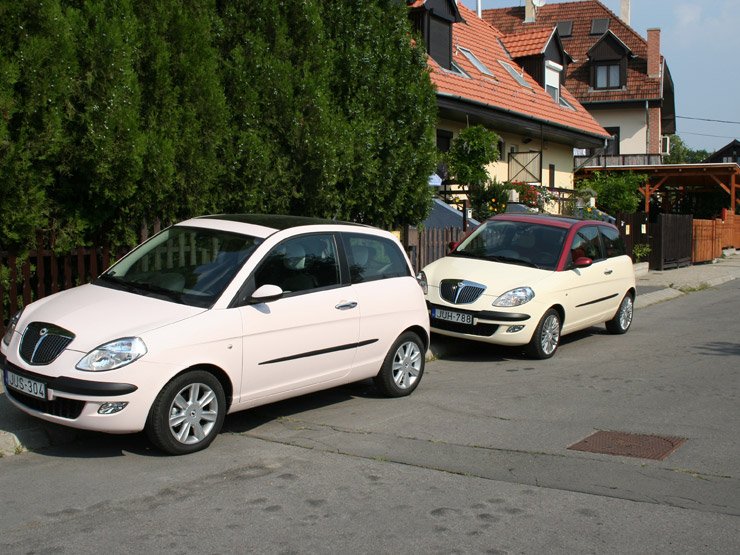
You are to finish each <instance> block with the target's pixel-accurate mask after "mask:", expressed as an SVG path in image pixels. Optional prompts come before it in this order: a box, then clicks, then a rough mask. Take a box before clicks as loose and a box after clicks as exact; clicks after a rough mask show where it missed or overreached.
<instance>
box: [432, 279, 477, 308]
mask: <svg viewBox="0 0 740 555" xmlns="http://www.w3.org/2000/svg"><path fill="white" fill-rule="evenodd" d="M485 290H486V286H485V285H482V284H480V283H475V282H474V281H467V280H464V279H443V280H442V282H441V283H440V287H439V292H440V295H441V296H442V298H443V299H444V300H446V301H447V302H450V303H452V304H470V303H472V302H475V301H476V300H478V297H480V296H481V295H482V294H483V291H485Z"/></svg>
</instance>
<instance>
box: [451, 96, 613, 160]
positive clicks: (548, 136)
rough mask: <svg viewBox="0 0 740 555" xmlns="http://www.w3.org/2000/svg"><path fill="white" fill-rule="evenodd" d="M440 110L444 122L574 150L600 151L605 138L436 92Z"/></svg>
mask: <svg viewBox="0 0 740 555" xmlns="http://www.w3.org/2000/svg"><path fill="white" fill-rule="evenodd" d="M437 108H438V110H439V115H440V117H441V118H443V119H448V120H452V121H459V122H463V123H470V124H473V125H475V124H481V125H484V126H486V127H489V128H492V129H495V130H497V131H505V132H508V133H515V134H518V135H529V136H531V137H540V138H542V139H544V140H547V141H552V142H556V143H562V144H567V145H573V147H575V148H598V147H601V146H603V145H604V140H605V139H606V137H603V136H601V135H595V134H593V133H589V132H586V131H582V130H580V129H575V128H572V127H567V126H564V125H558V124H556V123H552V122H547V121H543V120H541V119H537V118H535V117H533V116H528V115H526V114H520V113H517V112H513V111H510V110H506V109H504V108H496V107H494V106H490V105H487V104H483V103H480V102H475V101H473V100H469V99H465V98H462V97H459V96H455V95H451V94H448V93H441V92H437Z"/></svg>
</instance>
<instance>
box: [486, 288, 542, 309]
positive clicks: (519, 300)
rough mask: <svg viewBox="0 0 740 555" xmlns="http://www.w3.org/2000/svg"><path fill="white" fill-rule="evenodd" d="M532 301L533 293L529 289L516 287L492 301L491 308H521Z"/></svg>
mask: <svg viewBox="0 0 740 555" xmlns="http://www.w3.org/2000/svg"><path fill="white" fill-rule="evenodd" d="M532 299H534V291H532V288H531V287H517V288H516V289H512V290H511V291H507V292H506V293H504V294H503V295H501V296H499V298H498V299H496V300H495V301H493V306H509V307H511V306H521V305H523V304H525V303H528V302H529V301H531V300H532Z"/></svg>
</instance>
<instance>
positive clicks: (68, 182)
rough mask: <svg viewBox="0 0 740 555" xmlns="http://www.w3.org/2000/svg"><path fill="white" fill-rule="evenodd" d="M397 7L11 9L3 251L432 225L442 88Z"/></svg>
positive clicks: (236, 0)
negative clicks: (224, 216) (271, 226)
mask: <svg viewBox="0 0 740 555" xmlns="http://www.w3.org/2000/svg"><path fill="white" fill-rule="evenodd" d="M420 44H421V41H414V40H413V37H412V35H411V30H410V25H409V23H408V20H407V12H406V8H405V5H404V4H403V3H401V2H397V1H394V0H370V1H363V2H330V1H328V0H280V1H275V2H255V1H253V0H188V1H184V0H115V1H114V0H84V1H83V0H24V1H23V2H3V3H1V4H0V250H19V249H20V250H22V249H23V248H27V247H28V246H30V245H32V244H33V242H34V239H35V235H36V233H37V232H39V231H42V232H44V233H45V234H46V235H48V236H52V237H53V238H54V241H55V244H56V247H57V248H58V249H66V248H68V247H71V246H75V245H78V244H85V243H91V242H101V241H102V242H108V243H110V244H113V245H116V244H131V242H132V241H134V239H135V237H136V232H137V231H138V229H139V227H140V226H141V225H142V223H145V222H149V223H151V222H153V221H157V220H159V221H161V222H163V223H168V222H171V221H176V220H178V219H183V218H186V217H189V216H192V215H197V214H202V213H206V212H226V211H243V212H247V211H248V212H274V213H294V214H304V215H316V216H324V217H338V218H343V219H349V220H356V221H362V222H366V223H370V224H375V225H385V226H389V225H394V224H400V223H412V224H413V223H418V222H419V221H421V220H422V219H423V217H424V216H425V215H426V212H427V210H428V208H429V200H430V193H429V190H428V188H427V185H426V181H427V176H428V175H429V174H431V172H432V171H433V169H434V167H435V158H436V156H435V149H434V124H435V119H436V109H435V101H434V91H433V88H432V85H431V83H430V80H429V76H428V74H427V70H426V57H425V53H424V52H423V50H422V48H421V46H419V45H420Z"/></svg>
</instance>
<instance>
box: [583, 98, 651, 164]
mask: <svg viewBox="0 0 740 555" xmlns="http://www.w3.org/2000/svg"><path fill="white" fill-rule="evenodd" d="M589 112H591V115H592V116H593V117H594V119H595V120H596V121H598V122H599V123H600V124H601V126H602V127H619V154H655V153H650V152H648V147H647V140H648V136H647V110H646V109H644V108H630V109H624V110H593V109H589Z"/></svg>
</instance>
